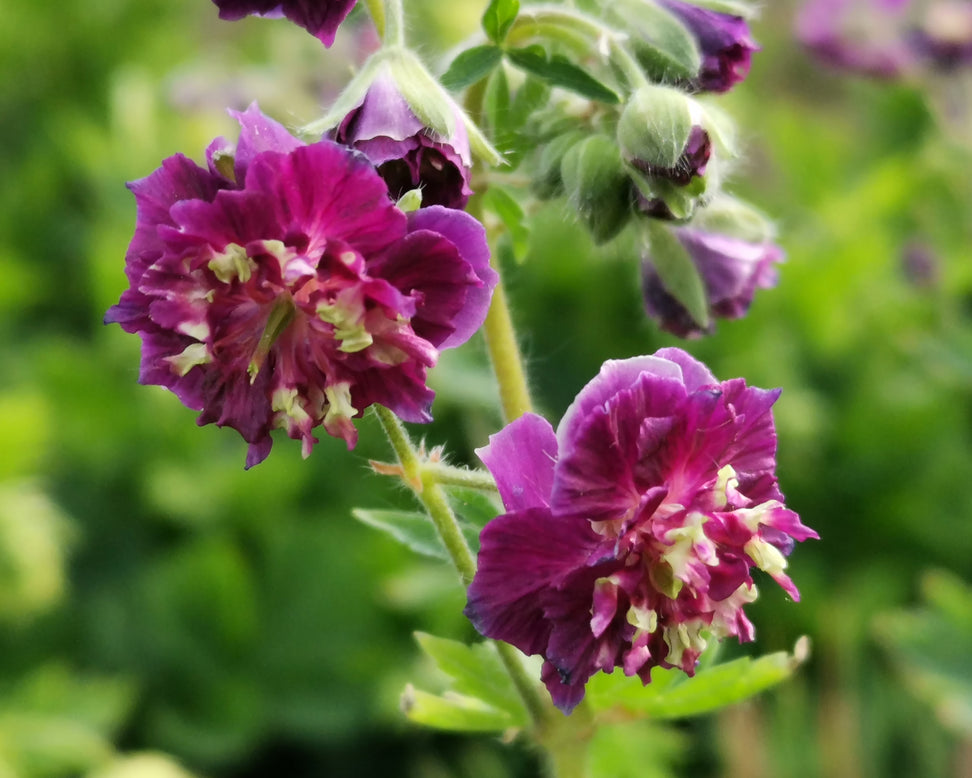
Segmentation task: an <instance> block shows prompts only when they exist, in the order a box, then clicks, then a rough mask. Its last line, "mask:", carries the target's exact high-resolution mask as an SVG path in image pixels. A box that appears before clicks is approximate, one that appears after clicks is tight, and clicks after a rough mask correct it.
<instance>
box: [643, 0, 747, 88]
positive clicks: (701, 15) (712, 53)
mask: <svg viewBox="0 0 972 778" xmlns="http://www.w3.org/2000/svg"><path fill="white" fill-rule="evenodd" d="M660 2H661V5H662V6H663V7H664V8H667V9H668V10H669V11H671V12H672V13H673V14H675V16H677V17H678V18H679V19H680V20H681V21H682V23H683V24H684V25H685V26H686V27H687V28H688V29H689V31H690V32H691V33H692V35H693V36H695V40H696V41H697V43H698V46H699V52H700V53H701V55H702V67H701V68H700V69H699V73H698V75H697V76H696V77H695V79H694V80H693V82H692V86H693V87H695V88H696V89H699V90H700V91H703V92H728V91H729V90H730V89H732V87H733V86H735V85H736V84H738V83H739V82H740V81H742V80H743V79H745V78H746V76H747V75H748V74H749V68H750V66H751V64H752V56H753V52H754V51H758V50H759V47H758V46H757V45H756V43H755V42H754V41H753V39H752V37H751V36H750V33H749V25H748V24H747V23H746V20H745V19H743V18H742V17H741V16H734V15H732V14H727V13H720V12H719V11H713V10H711V9H708V8H700V7H699V6H697V5H693V4H692V3H684V2H682V0H660Z"/></svg>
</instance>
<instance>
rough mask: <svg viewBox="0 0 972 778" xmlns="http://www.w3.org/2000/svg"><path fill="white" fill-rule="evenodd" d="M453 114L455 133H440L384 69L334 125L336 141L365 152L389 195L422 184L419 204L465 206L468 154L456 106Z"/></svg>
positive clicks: (467, 141) (460, 116)
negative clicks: (361, 97)
mask: <svg viewBox="0 0 972 778" xmlns="http://www.w3.org/2000/svg"><path fill="white" fill-rule="evenodd" d="M453 115H454V118H455V132H454V134H453V136H452V137H448V138H447V137H443V136H440V135H439V134H438V133H436V132H435V131H434V130H432V129H431V128H429V127H427V126H426V125H425V123H424V122H423V121H422V120H421V119H419V118H418V116H416V115H415V112H414V111H413V110H412V108H411V107H410V106H409V103H408V100H407V99H406V98H405V96H404V95H403V94H402V92H401V90H400V89H399V88H398V85H397V84H396V82H395V79H394V77H393V75H392V74H391V73H389V72H388V71H387V70H383V71H381V72H380V73H379V75H378V76H377V77H376V78H375V79H374V81H372V82H371V85H370V86H369V88H368V91H367V92H366V93H365V96H364V98H363V99H362V101H361V102H360V103H359V104H358V105H357V107H355V108H354V109H353V110H351V111H350V112H349V113H348V114H347V116H345V117H344V119H343V120H342V121H341V123H340V124H339V125H338V126H337V128H336V129H335V131H334V139H335V140H337V141H338V142H340V143H344V144H347V145H348V146H353V147H354V148H356V149H358V150H359V151H361V152H363V153H364V154H365V156H367V157H368V159H370V160H371V161H372V163H373V164H374V165H375V166H376V167H377V168H378V172H379V173H381V175H382V178H384V179H385V182H386V183H387V184H388V189H389V191H390V192H391V194H392V196H393V197H396V198H397V197H400V196H401V195H403V194H405V192H407V191H409V190H411V189H417V188H421V190H422V204H423V205H444V206H446V207H448V208H463V207H464V206H465V205H466V201H467V200H468V199H469V195H471V194H472V190H471V189H470V188H469V166H470V164H472V157H471V155H470V151H469V140H468V138H467V136H466V128H465V124H464V120H463V117H462V113H461V111H460V110H459V108H458V106H454V111H453Z"/></svg>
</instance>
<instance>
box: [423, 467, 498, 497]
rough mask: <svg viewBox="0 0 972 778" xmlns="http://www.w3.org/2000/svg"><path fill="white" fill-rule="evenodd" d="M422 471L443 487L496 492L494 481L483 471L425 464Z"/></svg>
mask: <svg viewBox="0 0 972 778" xmlns="http://www.w3.org/2000/svg"><path fill="white" fill-rule="evenodd" d="M424 470H425V472H426V473H428V474H429V475H431V476H432V477H433V478H434V479H435V481H436V482H437V483H440V484H442V485H444V486H464V487H466V488H467V489H478V490H479V491H482V492H495V491H496V481H495V480H494V479H493V476H491V475H490V474H489V473H487V472H486V471H484V470H466V469H465V468H463V467H452V466H451V465H440V464H427V465H425V467H424Z"/></svg>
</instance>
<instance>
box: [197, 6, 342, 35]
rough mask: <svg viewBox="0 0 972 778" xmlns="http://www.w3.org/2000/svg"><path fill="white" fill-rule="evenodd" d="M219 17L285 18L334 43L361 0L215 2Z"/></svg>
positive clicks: (230, 18)
mask: <svg viewBox="0 0 972 778" xmlns="http://www.w3.org/2000/svg"><path fill="white" fill-rule="evenodd" d="M213 2H214V3H216V6H217V7H218V8H219V18H220V19H229V20H231V21H235V20H237V19H242V18H243V17H244V16H249V15H251V14H256V15H258V16H268V17H280V16H285V17H287V19H289V20H290V21H292V22H293V23H294V24H296V25H299V26H300V27H303V28H304V29H305V30H307V32H309V33H310V34H311V35H313V36H314V37H315V38H317V39H318V40H320V41H321V43H323V44H324V45H325V46H330V45H331V44H332V43H334V35H335V33H337V28H338V27H339V26H340V25H341V22H343V21H344V19H345V17H346V16H347V15H348V14H349V13H350V12H351V9H352V8H354V5H355V3H356V2H357V0H283V2H276V1H275V0H213Z"/></svg>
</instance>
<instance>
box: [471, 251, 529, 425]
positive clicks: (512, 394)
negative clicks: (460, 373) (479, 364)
mask: <svg viewBox="0 0 972 778" xmlns="http://www.w3.org/2000/svg"><path fill="white" fill-rule="evenodd" d="M494 257H495V252H494ZM493 267H494V269H496V271H497V273H498V272H499V267H498V263H497V262H494V263H493ZM483 332H484V333H485V335H486V348H487V350H488V351H489V358H490V361H491V362H492V363H493V372H494V373H495V374H496V382H497V384H499V393H500V404H501V405H502V408H503V419H504V421H506V422H511V421H513V420H514V419H518V418H520V417H521V416H522V415H523V414H524V413H529V412H530V411H531V410H533V403H532V401H531V400H530V389H529V386H528V385H527V379H526V372H525V371H524V369H523V357H522V356H521V355H520V346H519V344H518V343H517V340H516V330H515V329H514V327H513V317H512V315H511V313H510V306H509V303H508V302H507V300H506V291H505V290H504V289H503V279H502V277H500V280H499V282H498V283H497V284H496V288H495V289H494V290H493V302H492V303H491V304H490V306H489V313H488V314H487V315H486V322H485V324H484V325H483Z"/></svg>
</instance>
